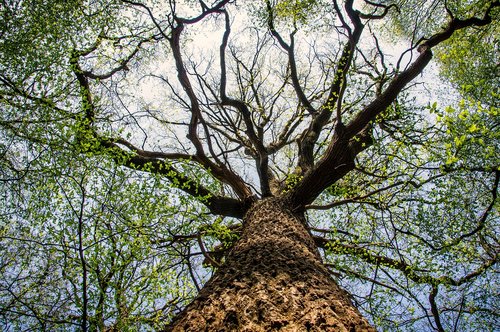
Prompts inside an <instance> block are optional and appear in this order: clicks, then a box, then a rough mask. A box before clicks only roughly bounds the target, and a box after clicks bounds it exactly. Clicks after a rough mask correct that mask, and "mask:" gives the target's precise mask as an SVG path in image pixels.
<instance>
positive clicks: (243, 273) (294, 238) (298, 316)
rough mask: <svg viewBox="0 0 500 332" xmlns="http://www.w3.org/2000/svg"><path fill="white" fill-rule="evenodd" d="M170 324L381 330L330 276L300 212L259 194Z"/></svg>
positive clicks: (253, 331)
mask: <svg viewBox="0 0 500 332" xmlns="http://www.w3.org/2000/svg"><path fill="white" fill-rule="evenodd" d="M166 331H248V332H250V331H251V332H258V331H375V329H374V328H373V327H371V326H370V325H369V324H368V322H367V321H366V320H365V319H364V318H363V317H362V316H361V315H360V313H359V312H358V310H357V309H356V308H355V307H354V306H353V305H352V303H351V301H350V299H349V295H348V294H347V292H345V291H344V290H342V289H341V288H340V287H339V286H338V285H337V284H336V282H335V281H334V280H333V279H332V278H331V276H330V274H329V273H328V271H327V270H326V268H325V267H324V265H323V264H322V261H321V257H320V255H319V252H318V250H317V248H316V246H315V244H314V240H313V238H312V236H311V234H310V232H309V231H308V228H307V226H306V222H305V218H304V216H303V215H302V214H301V213H300V212H294V211H291V210H290V209H289V208H288V204H287V201H286V200H284V199H277V198H269V199H265V200H263V201H259V202H257V203H255V204H254V206H253V207H252V208H251V209H250V210H249V211H248V212H247V214H246V216H245V218H244V224H243V232H242V236H241V238H240V240H239V241H238V242H237V243H236V244H235V245H234V247H233V248H232V249H231V251H230V252H229V254H228V255H227V258H226V261H225V263H224V264H223V265H222V266H221V267H220V268H219V269H218V270H217V271H216V272H215V274H214V275H213V277H212V278H211V279H210V281H209V282H208V283H207V284H206V285H205V287H204V288H203V289H202V290H201V292H200V294H199V295H198V297H197V298H196V299H195V300H194V301H193V302H192V303H191V304H190V305H189V306H188V307H187V308H186V309H185V310H184V311H183V312H182V313H181V314H180V315H179V316H178V317H177V318H176V319H175V320H174V321H173V323H172V324H171V325H170V326H169V327H168V328H167V330H166Z"/></svg>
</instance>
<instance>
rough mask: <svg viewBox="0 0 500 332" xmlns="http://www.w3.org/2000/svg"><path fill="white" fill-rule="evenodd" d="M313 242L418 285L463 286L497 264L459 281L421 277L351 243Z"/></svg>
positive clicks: (414, 270) (490, 262)
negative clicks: (396, 273)
mask: <svg viewBox="0 0 500 332" xmlns="http://www.w3.org/2000/svg"><path fill="white" fill-rule="evenodd" d="M315 241H316V245H318V246H319V247H321V248H324V249H326V250H329V251H331V252H333V253H335V254H343V255H353V256H356V257H357V258H359V259H361V260H363V261H365V262H367V263H370V264H374V265H377V266H385V267H388V268H391V269H396V270H399V271H400V272H401V273H403V275H405V276H406V277H407V278H408V279H410V280H412V281H414V282H416V283H418V284H429V285H433V286H437V285H450V286H460V285H463V284H464V283H466V282H469V281H471V280H473V279H474V278H476V277H477V276H479V275H481V274H482V273H484V271H486V270H487V269H488V268H490V267H491V266H493V265H494V264H496V263H497V258H496V257H493V258H492V259H490V260H487V261H485V262H484V263H483V264H482V265H480V266H479V267H478V268H477V269H476V270H475V271H473V272H471V273H469V274H467V275H465V276H463V277H462V278H460V279H453V278H451V277H448V276H441V277H433V276H430V275H422V274H421V273H420V272H419V271H418V269H417V268H415V267H414V266H412V265H410V264H408V263H406V262H404V261H401V260H397V259H393V258H388V257H385V256H382V255H378V254H375V253H373V252H371V251H370V250H368V249H366V248H362V247H358V246H356V245H354V244H351V243H343V242H341V241H339V240H327V239H324V238H321V237H318V236H317V237H315Z"/></svg>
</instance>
